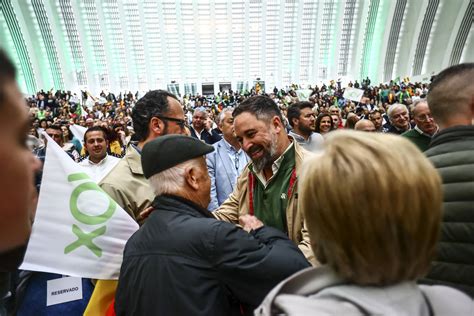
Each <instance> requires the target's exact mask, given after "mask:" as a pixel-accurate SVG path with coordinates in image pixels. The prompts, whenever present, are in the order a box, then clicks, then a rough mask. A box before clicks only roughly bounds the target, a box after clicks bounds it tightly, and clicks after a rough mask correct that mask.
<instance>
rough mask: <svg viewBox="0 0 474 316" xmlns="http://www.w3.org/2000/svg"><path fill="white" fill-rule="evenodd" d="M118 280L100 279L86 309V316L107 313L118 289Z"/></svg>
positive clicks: (100, 315) (98, 315)
mask: <svg viewBox="0 0 474 316" xmlns="http://www.w3.org/2000/svg"><path fill="white" fill-rule="evenodd" d="M117 285H118V281H117V280H98V281H97V284H96V285H95V289H94V292H93V293H92V296H91V298H90V300H89V304H87V308H86V310H85V311H84V316H103V315H105V314H106V312H107V309H108V308H109V306H110V304H111V303H112V300H113V299H114V298H115V292H116V291H117Z"/></svg>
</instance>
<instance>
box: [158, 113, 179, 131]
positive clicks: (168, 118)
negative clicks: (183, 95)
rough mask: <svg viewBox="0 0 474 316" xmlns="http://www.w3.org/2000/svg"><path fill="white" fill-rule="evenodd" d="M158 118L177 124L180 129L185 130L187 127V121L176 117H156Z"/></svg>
mask: <svg viewBox="0 0 474 316" xmlns="http://www.w3.org/2000/svg"><path fill="white" fill-rule="evenodd" d="M155 116H156V117H157V118H159V119H162V120H165V121H171V122H176V124H177V125H178V126H179V127H180V128H184V127H185V126H186V121H185V120H182V119H177V118H174V117H167V116H161V115H155Z"/></svg>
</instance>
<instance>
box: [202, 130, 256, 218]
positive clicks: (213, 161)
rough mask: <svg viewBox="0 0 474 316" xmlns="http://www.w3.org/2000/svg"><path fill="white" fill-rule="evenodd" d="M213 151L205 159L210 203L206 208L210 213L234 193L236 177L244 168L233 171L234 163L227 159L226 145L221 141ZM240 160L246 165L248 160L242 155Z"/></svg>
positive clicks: (215, 145)
mask: <svg viewBox="0 0 474 316" xmlns="http://www.w3.org/2000/svg"><path fill="white" fill-rule="evenodd" d="M212 146H213V147H214V149H215V150H214V151H213V152H212V153H209V154H208V155H207V157H206V161H207V169H208V170H209V176H210V177H211V203H209V206H208V207H207V208H208V209H209V210H210V211H213V210H215V209H216V208H218V207H219V205H221V204H222V203H223V202H224V201H225V200H226V199H227V198H228V197H229V195H230V194H231V193H232V191H234V188H235V182H236V180H237V177H238V176H239V174H240V173H241V172H242V170H243V169H244V168H240V169H239V170H236V169H235V163H234V161H232V159H231V158H230V157H229V154H228V152H227V146H228V145H227V144H226V143H225V140H224V139H221V140H220V141H218V142H217V143H215V144H214V145H212ZM240 157H241V158H240V159H245V162H246V163H247V162H248V161H249V158H248V157H247V155H246V154H245V153H242V154H241V156H240Z"/></svg>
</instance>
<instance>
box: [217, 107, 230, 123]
mask: <svg viewBox="0 0 474 316" xmlns="http://www.w3.org/2000/svg"><path fill="white" fill-rule="evenodd" d="M232 112H234V108H231V107H229V106H228V107H226V108H224V109H223V110H222V111H221V113H219V115H217V119H216V122H217V125H220V124H222V121H224V114H226V113H230V114H231V115H232Z"/></svg>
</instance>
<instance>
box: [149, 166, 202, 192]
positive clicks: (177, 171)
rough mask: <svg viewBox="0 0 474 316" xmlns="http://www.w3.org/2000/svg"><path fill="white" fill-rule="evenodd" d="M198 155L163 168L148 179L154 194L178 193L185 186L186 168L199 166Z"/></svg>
mask: <svg viewBox="0 0 474 316" xmlns="http://www.w3.org/2000/svg"><path fill="white" fill-rule="evenodd" d="M199 158H200V157H197V158H194V159H191V160H188V161H185V162H182V163H180V164H178V165H176V166H174V167H172V168H169V169H166V170H163V171H161V172H159V173H157V174H155V175H153V176H151V177H150V178H149V179H148V182H150V186H151V188H152V189H153V192H154V193H155V195H162V194H174V193H178V192H179V191H180V190H182V188H183V187H184V186H185V179H184V175H185V172H186V169H188V168H192V167H199V166H200V160H199Z"/></svg>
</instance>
